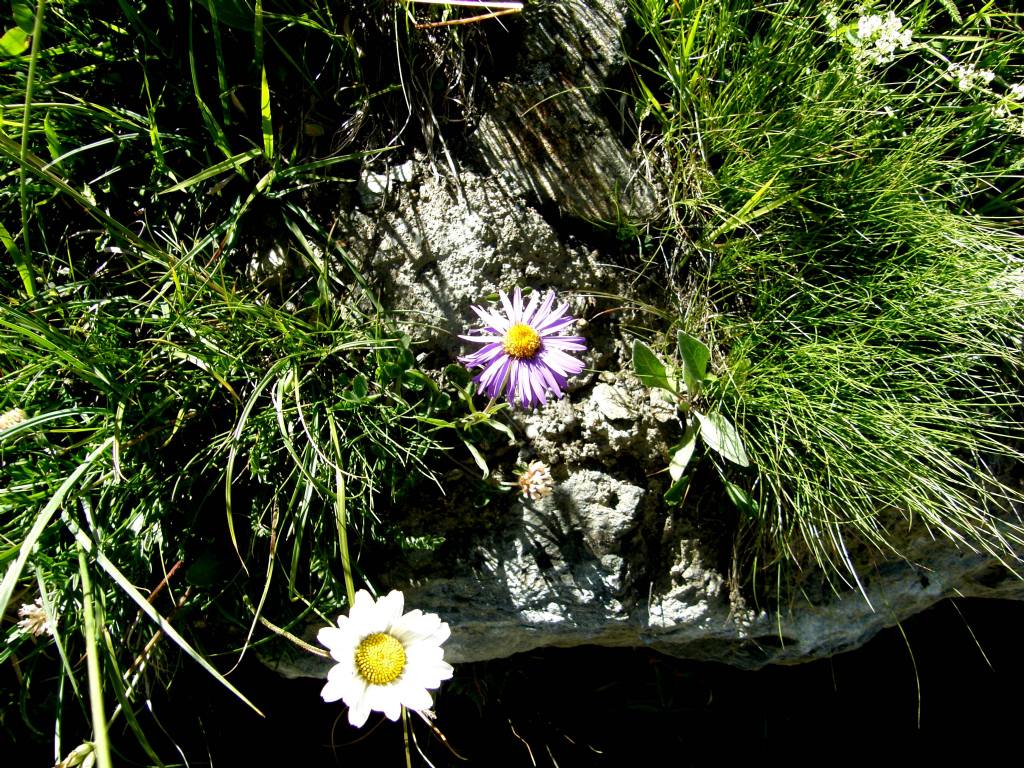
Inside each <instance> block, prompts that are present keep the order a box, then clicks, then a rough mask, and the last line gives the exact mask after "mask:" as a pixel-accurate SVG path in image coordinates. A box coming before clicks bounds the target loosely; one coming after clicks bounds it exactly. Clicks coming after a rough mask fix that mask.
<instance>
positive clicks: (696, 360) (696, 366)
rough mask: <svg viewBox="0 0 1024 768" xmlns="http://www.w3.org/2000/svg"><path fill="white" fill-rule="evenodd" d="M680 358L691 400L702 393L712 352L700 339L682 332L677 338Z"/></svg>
mask: <svg viewBox="0 0 1024 768" xmlns="http://www.w3.org/2000/svg"><path fill="white" fill-rule="evenodd" d="M676 346H678V347H679V357H680V358H681V359H682V361H683V381H685V382H686V391H687V392H688V393H689V394H690V397H691V399H692V398H694V397H696V396H697V394H698V393H699V392H700V388H701V385H702V384H703V383H704V380H705V379H706V378H707V376H708V361H709V360H711V350H710V349H708V347H707V345H706V344H705V343H704V342H702V341H701V340H700V339H698V338H695V337H693V336H691V335H690V334H688V333H685V332H683V331H680V332H679V333H678V335H677V337H676Z"/></svg>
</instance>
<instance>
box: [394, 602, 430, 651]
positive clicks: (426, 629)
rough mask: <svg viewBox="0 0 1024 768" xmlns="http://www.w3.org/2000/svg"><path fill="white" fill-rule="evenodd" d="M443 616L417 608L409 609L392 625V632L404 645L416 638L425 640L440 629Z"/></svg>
mask: <svg viewBox="0 0 1024 768" xmlns="http://www.w3.org/2000/svg"><path fill="white" fill-rule="evenodd" d="M441 623H442V622H441V617H440V616H438V615H437V614H436V613H423V611H421V610H419V609H417V610H415V611H409V613H407V614H405V616H403V617H402V618H401V619H399V620H398V621H397V622H396V623H395V624H394V625H393V626H392V627H391V633H392V634H393V635H394V636H395V637H397V638H398V639H399V640H400V641H401V642H402V644H403V645H409V644H410V643H412V642H413V641H416V640H424V639H426V638H428V637H430V636H431V635H432V634H434V632H436V631H437V630H438V627H440V625H441Z"/></svg>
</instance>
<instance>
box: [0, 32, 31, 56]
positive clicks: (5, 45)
mask: <svg viewBox="0 0 1024 768" xmlns="http://www.w3.org/2000/svg"><path fill="white" fill-rule="evenodd" d="M26 50H28V32H26V31H25V30H23V29H22V28H21V27H12V28H11V29H8V30H7V31H6V32H5V33H4V36H3V37H0V56H6V57H11V56H21V54H23V53H24V52H25V51H26Z"/></svg>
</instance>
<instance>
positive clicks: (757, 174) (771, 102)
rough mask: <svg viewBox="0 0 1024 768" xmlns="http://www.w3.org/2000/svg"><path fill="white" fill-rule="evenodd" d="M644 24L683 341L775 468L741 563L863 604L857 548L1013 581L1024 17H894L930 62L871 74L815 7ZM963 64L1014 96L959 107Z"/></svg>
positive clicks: (900, 55)
mask: <svg viewBox="0 0 1024 768" xmlns="http://www.w3.org/2000/svg"><path fill="white" fill-rule="evenodd" d="M633 7H634V14H635V17H636V18H637V20H638V22H639V23H640V25H641V28H642V30H643V32H644V33H646V35H647V37H645V38H644V41H649V42H650V44H651V45H652V46H653V48H654V52H653V55H652V54H650V53H649V52H648V49H646V48H645V46H644V45H642V44H641V46H640V48H639V54H638V60H637V62H636V64H635V71H636V74H637V77H638V79H640V80H642V81H643V83H644V84H645V85H646V87H647V91H646V92H647V93H648V96H647V98H646V100H642V101H640V102H639V109H640V110H641V112H640V115H641V118H642V119H643V122H642V123H641V128H643V127H645V126H646V127H647V128H648V131H649V132H648V133H647V134H646V135H647V136H648V145H647V146H648V151H649V152H653V153H655V154H656V155H662V156H664V157H665V159H666V163H665V164H664V165H663V166H662V167H663V168H664V170H665V172H666V174H667V176H666V178H667V187H668V189H669V190H670V191H671V194H670V195H669V197H668V198H667V204H668V208H667V211H668V213H667V216H666V221H667V222H668V224H667V226H664V227H663V228H662V229H661V230H660V231H661V234H662V236H663V237H664V238H666V239H665V240H663V241H662V242H663V244H664V245H663V247H664V248H666V249H667V250H669V251H670V252H674V253H686V254H687V255H686V261H685V262H684V261H682V260H679V259H678V258H677V260H676V264H677V269H679V270H680V272H679V275H680V280H682V281H689V283H688V284H689V285H697V286H699V288H700V293H698V295H697V298H696V300H693V299H692V298H690V297H689V296H688V301H689V306H688V307H686V314H685V315H684V316H683V318H682V319H681V323H682V325H683V326H684V327H687V328H689V329H690V330H691V331H692V332H694V333H696V334H698V335H699V334H704V335H705V336H709V337H711V338H712V339H714V341H715V342H716V345H717V350H718V355H719V365H720V366H721V370H722V371H732V370H741V371H742V372H743V373H742V375H739V376H737V377H736V378H734V379H727V380H726V381H725V383H724V385H723V386H722V387H721V388H720V390H719V393H718V396H719V398H720V400H721V407H722V408H723V409H724V410H726V411H727V412H730V413H732V414H734V416H735V418H736V420H737V421H738V422H739V423H740V424H741V425H742V428H743V437H744V440H745V441H746V443H747V447H748V448H749V449H750V453H751V458H752V461H753V462H754V464H755V465H756V471H752V472H748V473H743V474H740V473H736V478H735V479H736V482H739V483H742V484H743V486H744V487H745V488H746V489H747V490H749V491H750V492H751V494H752V496H753V497H754V499H755V500H756V502H757V511H756V513H755V514H754V515H752V516H749V517H747V519H746V520H745V522H744V527H745V528H746V529H747V531H746V534H744V535H743V538H742V540H743V541H745V542H746V546H745V549H746V551H747V555H748V556H749V557H751V558H752V561H753V562H756V563H758V566H757V567H758V568H760V567H763V566H764V565H766V564H771V563H773V562H774V563H778V562H780V559H781V562H782V563H783V564H785V563H789V564H795V565H799V564H801V563H804V562H806V561H807V560H808V559H810V561H812V562H816V563H818V564H819V565H821V566H823V567H824V568H825V570H826V572H827V573H834V574H838V575H839V576H840V577H841V578H843V579H846V580H848V581H850V582H853V581H855V580H856V579H857V566H856V565H855V564H854V563H853V562H852V561H851V559H850V556H849V554H848V552H849V549H850V548H851V547H852V546H853V545H854V544H855V543H857V542H861V541H866V542H869V543H870V544H872V545H874V546H875V547H877V548H879V549H881V550H883V551H887V552H892V551H893V550H894V549H897V548H898V547H897V545H896V543H895V542H897V541H898V540H900V537H902V536H904V533H903V530H904V529H906V528H907V527H908V526H909V527H910V528H911V529H913V530H921V531H927V532H928V533H930V534H937V535H943V536H946V537H948V538H950V539H951V540H953V541H954V542H956V543H957V544H959V545H961V546H965V547H969V548H973V549H983V550H985V551H988V552H991V553H992V554H993V555H995V556H997V557H1000V558H1003V559H1004V560H1005V561H1006V562H1007V563H1008V564H1010V565H1011V566H1012V564H1013V563H1014V562H1015V560H1016V554H1015V553H1016V552H1019V544H1020V541H1021V531H1022V528H1021V524H1020V520H1019V517H1018V514H1019V509H1020V503H1021V500H1022V499H1021V494H1020V491H1019V490H1018V488H1017V486H1015V484H1014V482H1013V481H1012V480H1011V476H1012V473H1013V472H1014V471H1015V470H1014V469H1013V468H1014V467H1015V466H1016V465H1017V464H1018V462H1019V461H1020V459H1021V443H1020V438H1021V431H1020V427H1019V425H1020V419H1021V414H1022V413H1024V409H1022V407H1021V406H1022V390H1021V386H1020V385H1021V375H1020V374H1021V365H1020V354H1019V348H1020V340H1021V332H1022V328H1024V326H1022V302H1021V293H1020V275H1021V274H1022V272H1021V270H1022V268H1024V237H1022V236H1021V234H1020V225H1021V221H1022V219H1021V217H1022V198H1021V194H1020V190H1021V177H1020V160H1021V156H1022V147H1024V142H1022V137H1021V136H1020V135H1015V134H1014V132H1013V131H1012V130H1008V129H1007V125H1006V124H1005V123H1001V122H1000V121H998V120H996V119H995V118H994V117H993V115H992V112H991V107H992V106H993V105H995V104H998V103H1000V100H1001V99H1002V98H1003V96H1002V94H1003V93H1004V92H1007V91H1008V90H1009V85H1010V84H1012V83H1014V82H1016V81H1019V80H1021V78H1022V72H1021V69H1020V64H1019V61H1017V60H1015V59H1014V58H1013V51H1014V50H1019V47H1018V46H1019V44H1020V41H1021V39H1022V28H1021V18H1020V17H1018V16H1014V15H1012V14H1005V13H1001V12H999V11H997V10H995V9H989V10H988V11H986V12H983V13H981V14H978V15H976V16H972V17H970V18H969V19H964V20H962V22H961V21H958V20H956V19H953V18H951V16H950V14H949V13H948V12H947V10H946V9H945V8H944V7H943V6H941V5H934V4H933V5H931V6H929V4H927V3H911V4H905V5H902V6H896V5H894V6H892V10H895V11H896V13H897V14H898V16H899V17H900V18H902V20H903V22H904V23H905V24H906V25H909V26H911V27H913V29H914V40H915V41H916V43H915V44H914V45H913V46H911V47H910V48H908V49H905V50H898V51H897V52H896V54H895V55H894V60H893V61H892V62H891V63H888V64H882V65H878V66H873V67H872V66H864V65H858V64H857V62H856V61H855V60H854V56H853V53H855V51H854V50H853V45H852V44H851V38H850V37H849V36H847V35H846V34H837V35H833V34H831V31H830V29H829V26H828V24H827V21H826V16H825V13H824V11H825V10H826V9H824V8H819V7H818V6H815V5H813V4H802V3H778V4H775V5H772V6H759V5H757V4H752V3H747V2H742V1H737V2H730V3H707V2H687V3H671V2H668V3H666V2H660V0H651V1H650V2H640V1H637V2H634V3H633ZM889 9H890V7H889V6H882V5H879V6H878V7H877V8H876V9H875V11H874V12H875V13H878V14H883V15H884V14H885V13H886V11H888V10H889ZM839 13H840V17H841V18H842V19H843V22H842V23H843V24H846V25H850V24H852V25H853V29H856V23H857V19H858V17H857V14H856V13H855V12H854V11H853V9H852V6H850V7H846V6H842V7H840V8H839ZM840 31H841V30H840ZM850 34H853V33H850ZM953 61H962V62H964V63H965V64H966V63H973V64H974V65H976V66H977V67H979V68H980V67H982V66H983V67H985V68H988V69H990V70H995V71H996V72H997V73H998V75H997V77H998V79H993V83H994V84H993V85H992V87H991V89H988V90H984V89H979V90H975V91H968V92H961V91H960V90H959V89H958V88H957V86H956V84H955V83H954V81H953V80H951V78H950V77H949V76H947V75H946V74H945V73H946V71H947V68H948V66H949V62H953ZM680 239H683V240H686V239H692V240H695V241H697V243H698V246H699V247H698V248H697V249H695V250H694V249H690V250H688V251H683V250H681V249H677V250H676V251H672V249H673V248H678V247H677V245H675V244H677V243H679V242H680ZM759 550H760V554H758V551H759ZM762 580H763V579H762ZM769 581H770V582H774V581H775V580H774V579H770V580H769Z"/></svg>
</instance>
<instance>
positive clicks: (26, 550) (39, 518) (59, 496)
mask: <svg viewBox="0 0 1024 768" xmlns="http://www.w3.org/2000/svg"><path fill="white" fill-rule="evenodd" d="M113 442H114V438H113V437H108V438H107V439H106V440H104V441H103V442H102V443H101V444H100V445H99V446H98V447H97V448H95V449H94V450H93V451H92V453H90V454H89V455H88V456H87V457H86V458H85V461H83V462H82V463H81V464H79V465H78V466H77V467H75V470H74V471H73V472H72V473H71V474H70V475H68V476H67V477H66V478H65V479H64V482H63V483H61V484H60V487H59V488H58V489H57V492H56V493H55V494H53V496H51V497H50V500H49V501H48V502H46V506H45V507H43V508H42V509H41V510H39V514H38V515H36V520H35V522H34V523H33V524H32V528H31V529H30V530H29V532H28V535H27V536H26V537H25V540H24V541H22V542H21V546H20V547H19V548H18V557H17V559H16V560H15V561H14V562H13V563H12V564H11V566H10V567H9V568H8V569H7V573H6V574H4V580H3V582H0V615H3V613H4V612H5V611H6V610H7V605H8V603H10V601H11V595H12V594H14V588H15V586H16V585H17V583H18V579H19V578H21V572H22V570H23V569H24V568H25V563H26V562H28V558H29V555H31V554H32V550H33V549H34V548H35V546H36V543H37V542H38V541H39V537H40V536H42V535H43V531H44V530H45V529H46V526H47V525H48V524H49V522H50V520H51V518H52V517H53V515H54V514H55V513H56V512H57V510H59V509H60V508H61V506H62V505H63V504H64V501H65V499H66V498H67V495H68V494H69V493H70V492H71V489H72V488H74V487H75V485H77V484H78V481H79V480H80V479H81V477H82V475H84V474H85V473H86V472H88V471H89V470H90V469H91V468H92V465H93V464H94V463H95V462H96V460H97V459H99V457H100V456H101V455H102V454H103V453H105V452H106V451H107V449H108V448H110V446H111V445H112V444H113Z"/></svg>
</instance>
